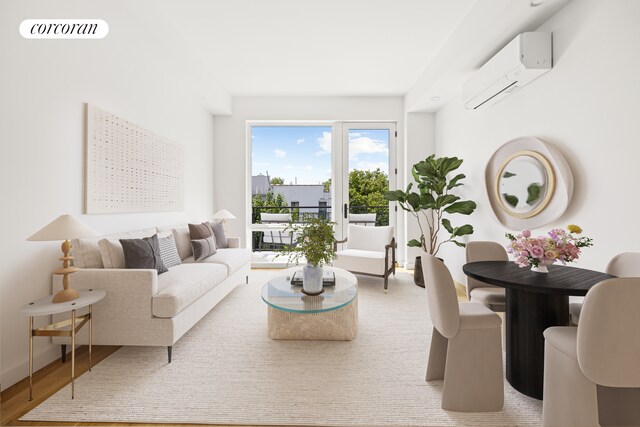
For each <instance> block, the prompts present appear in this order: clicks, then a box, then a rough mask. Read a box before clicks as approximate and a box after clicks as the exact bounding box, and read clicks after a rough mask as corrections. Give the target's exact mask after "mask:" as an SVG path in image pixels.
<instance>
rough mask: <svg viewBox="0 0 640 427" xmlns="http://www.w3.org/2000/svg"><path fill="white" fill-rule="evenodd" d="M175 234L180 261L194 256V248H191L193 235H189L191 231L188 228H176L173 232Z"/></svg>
mask: <svg viewBox="0 0 640 427" xmlns="http://www.w3.org/2000/svg"><path fill="white" fill-rule="evenodd" d="M171 233H173V238H174V239H176V247H177V248H178V254H180V259H181V260H183V261H184V260H185V259H186V258H189V257H190V256H191V255H193V248H192V247H191V235H190V234H189V229H188V228H186V225H185V228H174V229H173V230H171Z"/></svg>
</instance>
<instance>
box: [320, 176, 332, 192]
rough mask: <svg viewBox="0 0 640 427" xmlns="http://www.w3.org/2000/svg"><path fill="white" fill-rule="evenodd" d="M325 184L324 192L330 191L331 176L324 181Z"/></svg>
mask: <svg viewBox="0 0 640 427" xmlns="http://www.w3.org/2000/svg"><path fill="white" fill-rule="evenodd" d="M322 185H323V186H324V192H325V193H329V192H330V191H331V178H329V179H328V180H326V181H325V182H323V183H322Z"/></svg>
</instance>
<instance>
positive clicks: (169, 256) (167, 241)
mask: <svg viewBox="0 0 640 427" xmlns="http://www.w3.org/2000/svg"><path fill="white" fill-rule="evenodd" d="M158 244H159V245H160V258H161V259H162V263H163V264H164V266H165V267H167V268H171V267H175V266H176V265H180V264H182V260H181V259H180V255H179V254H178V247H177V246H176V240H175V239H174V238H173V234H169V235H168V236H167V237H159V238H158Z"/></svg>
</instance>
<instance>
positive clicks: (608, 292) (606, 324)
mask: <svg viewBox="0 0 640 427" xmlns="http://www.w3.org/2000/svg"><path fill="white" fill-rule="evenodd" d="M638 301H640V277H630V278H617V279H608V280H604V281H602V282H600V283H598V284H597V285H595V286H594V287H592V288H591V289H590V290H589V292H587V296H586V297H585V300H584V304H583V306H582V314H581V316H580V323H579V324H578V327H577V328H576V327H574V326H556V327H552V328H548V329H547V330H545V332H544V337H545V350H544V351H545V354H544V400H543V402H542V422H543V425H545V426H576V427H579V426H598V425H602V426H609V425H615V426H631V425H633V426H638V425H640V311H639V310H638Z"/></svg>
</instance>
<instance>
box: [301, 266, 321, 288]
mask: <svg viewBox="0 0 640 427" xmlns="http://www.w3.org/2000/svg"><path fill="white" fill-rule="evenodd" d="M302 289H303V290H304V293H305V294H307V295H318V294H319V293H321V292H322V266H321V265H312V264H305V265H304V267H302Z"/></svg>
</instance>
